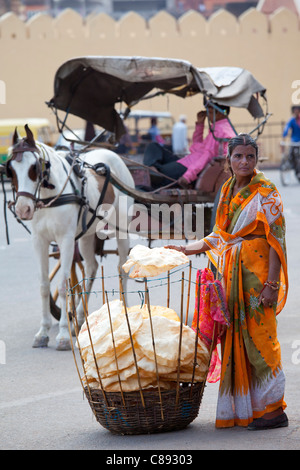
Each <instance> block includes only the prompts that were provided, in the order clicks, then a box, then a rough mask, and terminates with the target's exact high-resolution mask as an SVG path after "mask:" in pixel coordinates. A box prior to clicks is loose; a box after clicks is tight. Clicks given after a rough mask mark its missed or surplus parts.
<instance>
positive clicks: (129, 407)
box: [67, 265, 212, 435]
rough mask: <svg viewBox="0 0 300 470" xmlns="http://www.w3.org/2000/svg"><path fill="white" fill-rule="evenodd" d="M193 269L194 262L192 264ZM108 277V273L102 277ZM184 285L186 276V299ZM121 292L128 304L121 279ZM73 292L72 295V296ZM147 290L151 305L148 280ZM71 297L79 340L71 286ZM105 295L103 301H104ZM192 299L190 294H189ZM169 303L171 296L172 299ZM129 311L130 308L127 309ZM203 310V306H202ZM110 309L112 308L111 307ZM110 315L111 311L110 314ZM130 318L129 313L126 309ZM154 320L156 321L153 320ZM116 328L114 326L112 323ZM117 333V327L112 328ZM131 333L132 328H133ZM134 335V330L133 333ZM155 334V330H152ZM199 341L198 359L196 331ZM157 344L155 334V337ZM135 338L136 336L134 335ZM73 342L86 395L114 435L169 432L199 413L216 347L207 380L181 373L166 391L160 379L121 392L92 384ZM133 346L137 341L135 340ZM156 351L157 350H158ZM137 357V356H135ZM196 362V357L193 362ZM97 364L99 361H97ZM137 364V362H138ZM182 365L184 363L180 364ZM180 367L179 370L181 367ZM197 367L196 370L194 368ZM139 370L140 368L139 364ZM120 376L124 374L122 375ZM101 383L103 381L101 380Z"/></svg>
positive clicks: (183, 425)
mask: <svg viewBox="0 0 300 470" xmlns="http://www.w3.org/2000/svg"><path fill="white" fill-rule="evenodd" d="M190 269H191V265H190ZM103 279H104V275H103V278H102V280H103ZM183 285H184V277H183V275H182V292H181V298H182V299H183ZM189 285H190V276H189ZM120 291H121V292H122V295H123V301H124V304H125V297H124V292H123V290H122V284H121V280H120ZM104 292H105V294H106V301H107V304H108V296H107V292H106V291H105V290H104V286H103V293H104ZM70 293H71V295H70ZM82 293H83V294H85V293H86V292H85V283H84V280H83V292H82ZM145 293H146V298H147V305H151V304H150V298H149V291H148V287H147V282H145ZM67 296H68V300H69V305H70V318H69V317H68V324H69V332H70V335H71V324H70V319H72V321H73V324H74V327H75V334H76V337H77V339H78V333H79V328H78V323H77V315H76V308H75V305H74V296H73V290H72V288H71V287H70V283H69V290H68V294H67ZM82 299H83V302H84V311H85V316H86V319H87V318H88V308H87V302H86V299H85V295H83V296H82ZM104 300H105V298H104V296H103V303H104ZM188 302H189V297H188ZM168 304H169V299H168ZM125 311H126V309H125ZM198 311H199V308H198ZM108 312H109V308H108ZM182 312H183V301H182V302H181V320H180V321H181V327H182V324H183V318H182V317H183V315H182ZM109 315H110V313H109ZM126 317H127V312H126ZM149 319H150V320H151V315H150V310H149ZM151 322H152V320H151ZM111 328H112V326H111ZM111 333H112V335H113V330H112V332H111ZM129 333H130V331H129ZM130 334H131V333H130ZM152 335H153V330H152ZM195 338H196V342H195V358H196V355H197V346H196V344H197V341H198V340H197V338H198V332H197V334H196V337H195ZM152 339H153V343H154V336H153V337H152ZM131 341H132V338H131ZM181 341H182V339H181V334H180V339H179V363H180V350H181ZM71 344H72V350H73V355H74V360H75V364H76V368H77V372H78V375H79V379H80V381H81V385H82V388H83V390H84V393H85V396H86V398H87V400H88V402H89V405H90V407H91V409H92V411H93V413H94V415H95V417H96V419H97V421H98V422H99V423H100V424H101V425H102V426H103V427H104V428H106V429H108V430H109V431H110V432H111V433H113V434H121V435H127V434H151V433H159V432H167V431H176V430H180V429H184V428H185V427H186V426H188V425H189V424H190V423H191V422H192V421H193V420H194V419H195V418H196V417H197V416H198V413H199V409H200V405H201V401H202V396H203V392H204V388H205V383H206V377H207V373H208V368H209V363H210V358H211V354H212V349H211V351H210V358H209V361H208V365H207V371H206V373H205V377H204V380H203V381H202V382H196V381H194V371H193V375H192V381H191V382H181V381H180V375H179V372H178V375H177V381H176V382H173V388H171V389H169V390H164V389H163V388H162V389H161V388H160V385H159V381H158V382H157V385H158V386H157V388H148V389H147V388H146V389H142V388H141V386H140V387H139V390H137V391H132V392H125V391H124V390H122V388H121V391H120V392H108V391H105V390H104V389H103V388H102V385H101V386H100V385H99V388H93V387H92V386H90V385H89V383H88V381H87V380H86V377H84V375H85V373H84V374H83V375H82V372H80V370H79V369H80V367H78V362H77V359H76V354H75V350H74V346H73V342H72V341H71ZM132 349H133V350H134V348H133V342H132ZM154 352H155V351H154ZM79 353H80V359H81V366H82V369H83V371H84V360H83V357H82V352H81V350H80V348H79ZM135 360H136V359H135ZM193 363H194V364H196V359H194V361H193ZM95 364H96V362H95ZM136 367H137V363H136ZM179 368H180V364H179ZM178 370H179V369H178ZM194 370H195V369H194ZM137 371H138V367H137ZM119 378H120V377H119ZM100 382H101V381H100Z"/></svg>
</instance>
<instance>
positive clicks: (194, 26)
mask: <svg viewBox="0 0 300 470" xmlns="http://www.w3.org/2000/svg"><path fill="white" fill-rule="evenodd" d="M178 30H179V35H180V36H181V37H184V38H186V39H193V38H197V39H198V38H201V37H204V36H205V35H206V34H207V21H206V19H205V18H204V16H203V15H201V14H200V13H198V12H197V11H193V10H190V11H188V12H187V13H185V14H184V15H182V16H181V17H180V18H179V19H178Z"/></svg>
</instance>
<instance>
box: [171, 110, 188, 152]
mask: <svg viewBox="0 0 300 470" xmlns="http://www.w3.org/2000/svg"><path fill="white" fill-rule="evenodd" d="M172 150H173V153H174V154H175V155H178V156H184V155H186V154H187V153H188V138H187V125H186V116H184V115H183V114H181V115H180V116H179V120H178V122H176V123H175V124H174V126H173V131H172Z"/></svg>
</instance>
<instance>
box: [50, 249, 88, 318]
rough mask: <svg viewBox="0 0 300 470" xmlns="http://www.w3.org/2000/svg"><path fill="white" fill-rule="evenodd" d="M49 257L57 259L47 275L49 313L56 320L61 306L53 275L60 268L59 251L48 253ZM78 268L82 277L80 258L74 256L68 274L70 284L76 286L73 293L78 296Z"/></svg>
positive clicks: (79, 289)
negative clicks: (48, 282)
mask: <svg viewBox="0 0 300 470" xmlns="http://www.w3.org/2000/svg"><path fill="white" fill-rule="evenodd" d="M49 257H50V258H55V259H56V260H57V262H56V265H55V266H54V268H53V269H52V271H51V273H50V275H49V280H50V313H51V315H52V316H53V317H54V318H55V319H56V320H57V321H59V320H60V315H61V308H60V306H59V305H58V303H57V301H58V287H57V284H56V282H55V276H56V274H57V273H58V271H59V269H60V259H59V253H58V252H57V251H55V252H54V253H50V255H49ZM78 269H79V270H80V272H81V275H82V278H84V276H85V273H84V267H83V264H82V262H81V260H79V259H77V258H76V257H75V258H74V260H73V263H72V267H71V274H70V283H71V286H76V287H75V293H76V294H77V295H78V296H79V295H80V291H81V288H80V285H79V281H78V276H77V272H78Z"/></svg>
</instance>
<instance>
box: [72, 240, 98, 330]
mask: <svg viewBox="0 0 300 470" xmlns="http://www.w3.org/2000/svg"><path fill="white" fill-rule="evenodd" d="M79 251H80V254H81V256H82V257H83V259H84V263H85V273H86V281H85V292H86V294H85V295H84V296H82V302H84V301H86V304H87V305H88V299H89V296H90V292H91V290H92V286H93V283H94V278H95V276H96V274H97V269H98V262H97V260H96V256H95V235H94V234H93V235H87V236H85V237H82V238H81V239H80V240H79ZM82 302H80V305H79V306H78V309H77V321H78V325H79V327H81V325H82V324H83V322H84V320H85V317H84V307H83V303H82Z"/></svg>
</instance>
